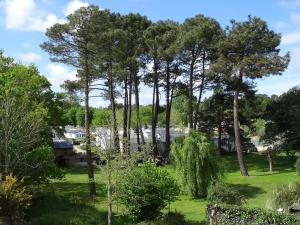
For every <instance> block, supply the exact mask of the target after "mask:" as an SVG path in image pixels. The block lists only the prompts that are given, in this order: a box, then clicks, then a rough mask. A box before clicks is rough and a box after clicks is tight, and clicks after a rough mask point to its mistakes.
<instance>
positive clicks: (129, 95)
mask: <svg viewBox="0 0 300 225" xmlns="http://www.w3.org/2000/svg"><path fill="white" fill-rule="evenodd" d="M131 93H132V76H131V74H130V76H129V91H128V106H127V131H126V132H127V140H128V141H127V149H128V151H130V140H131V133H130V128H131V112H132V102H131V100H132V96H131Z"/></svg>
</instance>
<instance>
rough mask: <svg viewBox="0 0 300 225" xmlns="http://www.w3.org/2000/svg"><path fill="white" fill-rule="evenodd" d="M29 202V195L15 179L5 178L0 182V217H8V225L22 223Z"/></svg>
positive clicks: (11, 177)
mask: <svg viewBox="0 0 300 225" xmlns="http://www.w3.org/2000/svg"><path fill="white" fill-rule="evenodd" d="M30 201H31V195H30V194H28V192H27V191H26V189H25V188H24V187H23V186H22V185H21V183H20V182H19V181H18V179H17V178H16V177H13V176H6V177H5V179H4V181H3V182H0V216H6V217H8V220H9V221H8V223H9V224H15V223H16V222H22V220H23V219H24V216H25V211H26V210H27V209H28V208H29V206H30ZM0 222H1V221H0Z"/></svg>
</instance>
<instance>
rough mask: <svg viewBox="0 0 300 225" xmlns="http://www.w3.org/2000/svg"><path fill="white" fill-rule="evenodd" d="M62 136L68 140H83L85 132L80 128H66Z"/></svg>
mask: <svg viewBox="0 0 300 225" xmlns="http://www.w3.org/2000/svg"><path fill="white" fill-rule="evenodd" d="M64 135H65V137H66V138H69V139H83V138H85V137H86V132H85V131H84V129H83V128H82V127H74V126H66V127H65V133H64Z"/></svg>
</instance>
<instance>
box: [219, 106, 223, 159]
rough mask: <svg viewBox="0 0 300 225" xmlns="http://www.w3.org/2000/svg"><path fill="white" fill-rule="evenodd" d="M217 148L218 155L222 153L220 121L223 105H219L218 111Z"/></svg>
mask: <svg viewBox="0 0 300 225" xmlns="http://www.w3.org/2000/svg"><path fill="white" fill-rule="evenodd" d="M218 114H219V115H218V150H219V153H220V155H222V154H223V150H222V121H223V107H220V109H219V112H218Z"/></svg>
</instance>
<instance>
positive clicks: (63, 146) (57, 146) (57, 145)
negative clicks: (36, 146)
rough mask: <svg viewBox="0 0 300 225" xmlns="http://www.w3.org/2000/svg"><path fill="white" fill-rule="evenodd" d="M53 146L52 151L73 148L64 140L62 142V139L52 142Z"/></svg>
mask: <svg viewBox="0 0 300 225" xmlns="http://www.w3.org/2000/svg"><path fill="white" fill-rule="evenodd" d="M53 145H54V149H66V148H69V149H72V148H73V144H72V143H70V142H68V141H66V140H63V139H56V140H53Z"/></svg>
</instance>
